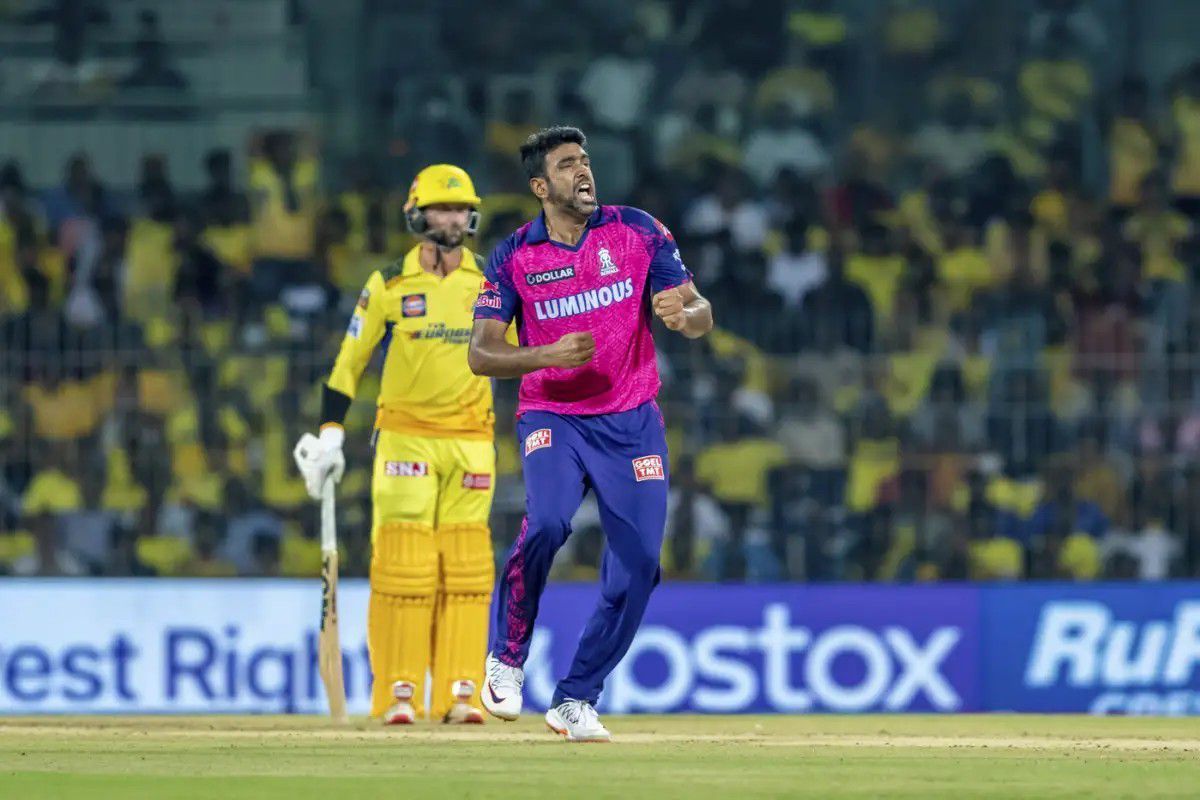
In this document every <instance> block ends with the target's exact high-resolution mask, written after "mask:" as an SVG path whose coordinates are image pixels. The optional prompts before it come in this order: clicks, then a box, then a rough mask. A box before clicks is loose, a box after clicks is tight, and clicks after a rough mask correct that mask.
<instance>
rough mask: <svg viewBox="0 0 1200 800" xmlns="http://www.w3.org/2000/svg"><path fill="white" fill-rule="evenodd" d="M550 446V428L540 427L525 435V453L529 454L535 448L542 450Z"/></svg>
mask: <svg viewBox="0 0 1200 800" xmlns="http://www.w3.org/2000/svg"><path fill="white" fill-rule="evenodd" d="M549 446H550V429H549V428H538V429H537V430H536V431H534V432H533V433H531V434H529V435H528V436H526V437H525V455H529V454H530V453H532V452H533V451H534V450H541V449H542V448H543V447H549Z"/></svg>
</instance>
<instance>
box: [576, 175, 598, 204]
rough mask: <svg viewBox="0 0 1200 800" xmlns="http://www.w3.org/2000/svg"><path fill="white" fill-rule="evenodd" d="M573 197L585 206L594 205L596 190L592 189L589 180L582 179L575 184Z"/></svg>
mask: <svg viewBox="0 0 1200 800" xmlns="http://www.w3.org/2000/svg"><path fill="white" fill-rule="evenodd" d="M575 197H576V199H578V200H579V201H580V202H582V203H584V204H586V205H595V203H596V190H595V189H594V188H592V181H591V179H590V178H584V179H583V180H581V181H579V182H578V183H576V184H575Z"/></svg>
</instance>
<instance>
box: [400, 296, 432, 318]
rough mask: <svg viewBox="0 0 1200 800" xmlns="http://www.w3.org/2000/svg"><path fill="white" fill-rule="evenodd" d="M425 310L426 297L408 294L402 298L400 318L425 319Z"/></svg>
mask: <svg viewBox="0 0 1200 800" xmlns="http://www.w3.org/2000/svg"><path fill="white" fill-rule="evenodd" d="M425 310H426V309H425V295H423V294H406V295H404V297H402V298H400V316H402V317H423V316H425Z"/></svg>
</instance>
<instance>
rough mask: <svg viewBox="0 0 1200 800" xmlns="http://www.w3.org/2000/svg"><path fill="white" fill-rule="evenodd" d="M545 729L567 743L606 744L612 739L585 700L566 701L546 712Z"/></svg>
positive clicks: (594, 710)
mask: <svg viewBox="0 0 1200 800" xmlns="http://www.w3.org/2000/svg"><path fill="white" fill-rule="evenodd" d="M546 727H547V728H549V729H550V730H552V731H554V732H555V733H557V734H559V735H560V736H565V737H567V741H568V742H607V741H609V740H610V739H611V738H612V734H610V733H609V732H608V728H606V727H604V725H603V724H601V722H600V715H599V714H597V713H596V709H594V708H592V704H591V703H589V702H587V701H586V700H566V701H564V702H562V703H560V704H559V705H557V706H555V707H554V708H552V709H550V710H549V711H547V712H546Z"/></svg>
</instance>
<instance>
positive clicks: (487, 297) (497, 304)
mask: <svg viewBox="0 0 1200 800" xmlns="http://www.w3.org/2000/svg"><path fill="white" fill-rule="evenodd" d="M503 305H504V302H503V301H502V300H501V299H500V287H499V286H497V285H496V284H495V283H492V282H491V281H489V280H488V279H487V278H484V279H483V285H482V286H480V287H479V297H478V298H477V299H476V300H475V307H476V308H493V309H497V310H499V309H500V308H501V307H502V306H503Z"/></svg>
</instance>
